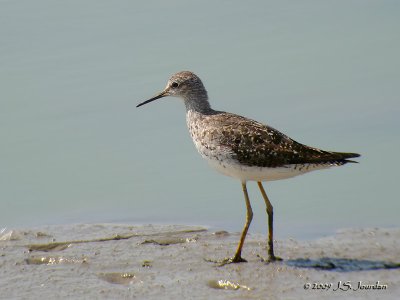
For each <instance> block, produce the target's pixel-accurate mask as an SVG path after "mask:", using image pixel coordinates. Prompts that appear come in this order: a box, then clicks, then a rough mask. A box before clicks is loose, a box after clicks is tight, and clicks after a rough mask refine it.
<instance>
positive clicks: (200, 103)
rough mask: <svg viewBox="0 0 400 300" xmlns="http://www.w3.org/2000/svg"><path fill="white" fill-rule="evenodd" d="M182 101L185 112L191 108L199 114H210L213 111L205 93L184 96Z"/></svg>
mask: <svg viewBox="0 0 400 300" xmlns="http://www.w3.org/2000/svg"><path fill="white" fill-rule="evenodd" d="M184 102H185V107H186V112H189V111H190V110H192V111H195V112H198V113H201V114H210V113H212V112H213V111H214V110H213V109H212V108H211V106H210V103H209V102H208V97H207V94H203V95H193V96H188V97H185V98H184Z"/></svg>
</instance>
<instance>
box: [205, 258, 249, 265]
mask: <svg viewBox="0 0 400 300" xmlns="http://www.w3.org/2000/svg"><path fill="white" fill-rule="evenodd" d="M206 261H208V262H213V263H216V264H217V265H218V267H222V266H225V265H227V264H236V263H241V262H247V260H245V259H244V258H242V257H241V256H234V257H227V258H224V259H223V260H222V261H218V260H212V259H206Z"/></svg>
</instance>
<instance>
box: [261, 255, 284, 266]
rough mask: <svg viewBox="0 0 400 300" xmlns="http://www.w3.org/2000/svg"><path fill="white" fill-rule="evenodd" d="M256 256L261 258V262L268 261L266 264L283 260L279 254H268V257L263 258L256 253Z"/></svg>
mask: <svg viewBox="0 0 400 300" xmlns="http://www.w3.org/2000/svg"><path fill="white" fill-rule="evenodd" d="M257 256H258V257H259V258H260V259H261V261H262V262H265V263H268V264H269V263H273V262H276V261H282V260H283V259H282V258H280V257H279V256H275V255H272V256H271V255H270V256H268V258H264V257H262V256H261V255H259V254H257Z"/></svg>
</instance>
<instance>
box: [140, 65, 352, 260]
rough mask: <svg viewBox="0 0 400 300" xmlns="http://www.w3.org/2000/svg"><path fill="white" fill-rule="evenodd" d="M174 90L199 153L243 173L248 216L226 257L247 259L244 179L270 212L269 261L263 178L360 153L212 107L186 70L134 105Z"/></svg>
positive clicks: (234, 174)
mask: <svg viewBox="0 0 400 300" xmlns="http://www.w3.org/2000/svg"><path fill="white" fill-rule="evenodd" d="M167 96H174V97H179V98H181V99H183V103H184V104H185V107H186V122H187V126H188V128H189V132H190V135H191V137H192V139H193V142H194V144H195V146H196V148H197V151H198V152H199V153H200V154H201V156H202V157H203V158H204V159H205V160H206V161H208V162H209V164H210V165H211V166H212V167H213V168H214V169H216V170H217V171H219V172H220V173H222V174H224V175H227V176H231V177H233V178H236V179H239V180H240V182H241V184H242V189H243V193H244V200H245V203H246V209H247V214H246V222H245V224H244V228H243V230H242V234H241V237H240V240H239V244H238V246H237V249H236V252H235V255H234V256H233V257H232V258H228V259H225V260H224V261H223V264H225V263H239V262H245V261H246V260H245V259H243V258H242V247H243V244H244V240H245V238H246V235H247V231H248V229H249V226H250V223H251V220H252V218H253V211H252V208H251V205H250V200H249V195H248V193H247V187H246V183H247V182H248V181H256V182H257V184H258V187H259V189H260V192H261V195H262V197H263V198H264V201H265V205H266V211H267V215H268V261H269V262H273V261H276V260H281V259H280V258H279V257H277V256H275V254H274V237H273V207H272V204H271V202H270V201H269V199H268V196H267V194H266V192H265V190H264V187H263V185H262V182H265V181H272V180H280V179H286V178H290V177H294V176H297V175H301V174H304V173H307V172H310V171H314V170H320V169H326V168H329V167H332V166H341V165H344V164H346V163H349V162H355V161H352V160H349V159H350V158H353V157H358V156H360V155H359V154H357V153H343V152H332V151H324V150H321V149H317V148H314V147H309V146H306V145H303V144H300V143H298V142H296V141H294V140H293V139H291V138H290V137H288V136H287V135H285V134H283V133H281V132H280V131H278V130H276V129H274V128H272V127H270V126H268V125H264V124H262V123H259V122H257V121H254V120H251V119H248V118H245V117H242V116H239V115H236V114H232V113H228V112H224V111H217V110H214V109H212V108H211V106H210V103H209V101H208V95H207V91H206V89H205V87H204V85H203V83H202V81H201V80H200V78H199V77H198V76H196V75H195V74H194V73H192V72H190V71H182V72H179V73H176V74H174V75H172V76H171V78H170V79H169V80H168V83H167V86H166V87H165V89H164V90H163V91H162V92H161V93H159V94H157V95H156V96H154V97H153V98H151V99H149V100H146V101H144V102H142V103H140V104H138V105H137V106H136V107H139V106H142V105H144V104H147V103H149V102H152V101H154V100H157V99H160V98H163V97H167Z"/></svg>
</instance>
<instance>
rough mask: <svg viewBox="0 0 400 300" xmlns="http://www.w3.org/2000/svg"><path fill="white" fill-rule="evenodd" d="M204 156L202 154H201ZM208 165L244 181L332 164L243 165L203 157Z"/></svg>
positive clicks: (288, 175) (278, 177)
mask: <svg viewBox="0 0 400 300" xmlns="http://www.w3.org/2000/svg"><path fill="white" fill-rule="evenodd" d="M203 157H204V156H203ZM204 158H205V159H206V160H207V161H208V163H209V164H210V166H211V167H212V168H214V169H215V170H217V171H218V172H220V173H222V174H224V175H226V176H230V177H233V178H237V179H239V180H240V181H242V182H246V181H273V180H281V179H287V178H291V177H294V176H298V175H302V174H304V173H308V172H311V171H314V170H322V169H326V168H329V167H332V166H334V165H333V164H324V165H321V164H318V165H316V164H304V165H287V166H283V167H277V168H267V167H253V166H251V167H250V166H243V165H240V164H238V163H236V162H234V161H229V162H223V161H218V160H214V159H210V158H208V157H204Z"/></svg>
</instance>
